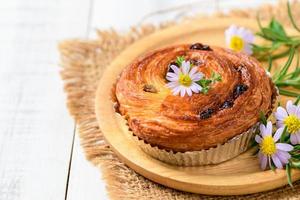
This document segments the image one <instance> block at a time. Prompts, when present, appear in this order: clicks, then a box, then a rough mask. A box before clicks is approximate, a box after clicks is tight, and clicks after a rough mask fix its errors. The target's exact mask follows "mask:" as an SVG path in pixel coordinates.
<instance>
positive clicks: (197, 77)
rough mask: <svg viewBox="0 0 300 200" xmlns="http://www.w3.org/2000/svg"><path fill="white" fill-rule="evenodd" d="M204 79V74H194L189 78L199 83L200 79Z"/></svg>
mask: <svg viewBox="0 0 300 200" xmlns="http://www.w3.org/2000/svg"><path fill="white" fill-rule="evenodd" d="M203 77H204V74H203V73H201V72H198V73H196V74H194V75H193V76H191V79H192V81H194V82H195V81H199V80H200V79H202V78H203Z"/></svg>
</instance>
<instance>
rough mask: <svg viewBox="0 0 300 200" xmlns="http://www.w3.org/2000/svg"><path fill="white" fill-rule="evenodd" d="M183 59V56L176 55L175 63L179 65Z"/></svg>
mask: <svg viewBox="0 0 300 200" xmlns="http://www.w3.org/2000/svg"><path fill="white" fill-rule="evenodd" d="M184 60H185V58H184V56H177V58H176V61H175V62H176V63H177V64H178V66H179V67H181V65H182V62H183V61H184Z"/></svg>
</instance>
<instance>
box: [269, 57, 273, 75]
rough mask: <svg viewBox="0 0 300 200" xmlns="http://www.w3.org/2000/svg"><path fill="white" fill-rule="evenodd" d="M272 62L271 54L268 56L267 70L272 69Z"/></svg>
mask: <svg viewBox="0 0 300 200" xmlns="http://www.w3.org/2000/svg"><path fill="white" fill-rule="evenodd" d="M272 62H273V58H272V56H269V60H268V63H269V66H268V72H271V70H272V66H273V65H272Z"/></svg>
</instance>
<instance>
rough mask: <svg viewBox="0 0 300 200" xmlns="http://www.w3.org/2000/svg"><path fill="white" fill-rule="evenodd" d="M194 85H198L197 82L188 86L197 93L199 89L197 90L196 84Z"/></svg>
mask: <svg viewBox="0 0 300 200" xmlns="http://www.w3.org/2000/svg"><path fill="white" fill-rule="evenodd" d="M196 85H198V84H196V83H193V84H192V85H191V86H190V88H191V90H192V91H193V92H195V93H199V90H198V88H197V86H196Z"/></svg>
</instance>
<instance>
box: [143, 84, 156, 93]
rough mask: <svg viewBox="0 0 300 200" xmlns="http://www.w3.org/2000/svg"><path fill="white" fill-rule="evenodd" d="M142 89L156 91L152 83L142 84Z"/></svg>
mask: <svg viewBox="0 0 300 200" xmlns="http://www.w3.org/2000/svg"><path fill="white" fill-rule="evenodd" d="M143 90H144V91H145V92H151V93H157V89H156V88H155V87H154V86H153V85H149V84H146V85H144V88H143Z"/></svg>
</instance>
